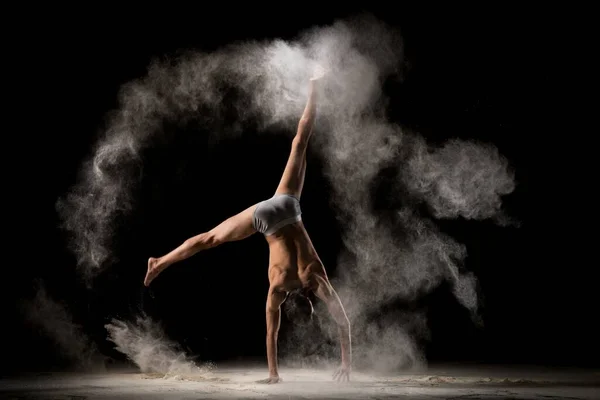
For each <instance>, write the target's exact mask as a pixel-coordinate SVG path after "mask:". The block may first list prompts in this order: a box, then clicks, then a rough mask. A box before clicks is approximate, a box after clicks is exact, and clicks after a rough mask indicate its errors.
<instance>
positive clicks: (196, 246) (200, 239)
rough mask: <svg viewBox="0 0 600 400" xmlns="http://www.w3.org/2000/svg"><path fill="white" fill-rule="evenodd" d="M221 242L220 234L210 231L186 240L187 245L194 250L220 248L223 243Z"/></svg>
mask: <svg viewBox="0 0 600 400" xmlns="http://www.w3.org/2000/svg"><path fill="white" fill-rule="evenodd" d="M221 240H222V239H221V238H220V237H219V235H218V232H213V231H209V232H205V233H201V234H200V235H198V236H195V237H193V238H190V239H188V240H186V241H185V245H186V246H187V247H189V248H191V249H192V250H204V249H208V248H211V247H215V246H218V245H219V244H221V243H222V241H221Z"/></svg>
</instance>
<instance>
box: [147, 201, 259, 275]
mask: <svg viewBox="0 0 600 400" xmlns="http://www.w3.org/2000/svg"><path fill="white" fill-rule="evenodd" d="M256 206H257V205H256V204H255V205H253V206H252V207H249V208H247V209H245V210H244V211H242V212H241V213H239V214H236V215H234V216H233V217H231V218H228V219H226V220H225V221H223V222H221V223H220V224H219V225H217V226H216V227H214V228H213V229H211V230H210V231H208V232H204V233H201V234H199V235H196V236H193V237H191V238H189V239H187V240H186V241H185V242H183V243H182V244H181V245H180V246H179V247H177V248H176V249H174V250H172V251H171V252H169V253H168V254H165V255H164V256H162V257H159V258H153V257H151V258H150V259H148V272H147V273H146V278H145V279H144V285H146V286H148V285H150V282H152V280H153V279H154V278H156V277H157V276H158V274H159V273H161V272H162V271H164V270H165V268H167V267H168V266H169V265H171V264H174V263H176V262H179V261H183V260H185V259H186V258H190V257H191V256H193V255H194V254H196V253H198V252H199V251H202V250H206V249H210V248H212V247H216V246H218V245H220V244H223V243H226V242H234V241H236V240H242V239H245V238H247V237H248V236H250V235H252V234H253V233H255V232H256V230H255V229H254V227H253V226H252V216H253V214H254V210H255V209H256Z"/></svg>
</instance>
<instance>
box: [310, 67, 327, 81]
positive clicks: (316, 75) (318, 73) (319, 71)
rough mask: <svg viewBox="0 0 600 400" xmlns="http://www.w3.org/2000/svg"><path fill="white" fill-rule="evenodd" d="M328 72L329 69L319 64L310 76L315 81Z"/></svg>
mask: <svg viewBox="0 0 600 400" xmlns="http://www.w3.org/2000/svg"><path fill="white" fill-rule="evenodd" d="M326 74H327V70H326V69H325V68H323V67H321V66H320V65H317V67H316V68H315V70H314V72H313V75H312V77H311V78H310V81H311V82H315V81H318V80H319V79H321V78H323V77H324V76H325V75H326Z"/></svg>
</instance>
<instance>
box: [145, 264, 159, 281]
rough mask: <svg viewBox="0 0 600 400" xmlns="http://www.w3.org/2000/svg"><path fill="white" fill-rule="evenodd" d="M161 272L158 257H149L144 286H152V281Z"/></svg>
mask: <svg viewBox="0 0 600 400" xmlns="http://www.w3.org/2000/svg"><path fill="white" fill-rule="evenodd" d="M158 274H160V268H159V267H158V258H154V257H150V258H149V259H148V271H147V272H146V277H145V278H144V286H150V282H152V281H153V280H154V278H156V277H157V276H158Z"/></svg>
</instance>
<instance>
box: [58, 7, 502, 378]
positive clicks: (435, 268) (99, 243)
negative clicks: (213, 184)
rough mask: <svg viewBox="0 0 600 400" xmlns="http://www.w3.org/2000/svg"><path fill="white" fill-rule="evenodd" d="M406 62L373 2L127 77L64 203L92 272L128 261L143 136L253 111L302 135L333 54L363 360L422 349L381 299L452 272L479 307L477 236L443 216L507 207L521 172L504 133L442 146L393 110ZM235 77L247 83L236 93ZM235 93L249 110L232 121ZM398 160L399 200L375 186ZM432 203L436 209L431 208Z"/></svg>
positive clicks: (419, 288)
mask: <svg viewBox="0 0 600 400" xmlns="http://www.w3.org/2000/svg"><path fill="white" fill-rule="evenodd" d="M402 65H403V45H402V37H401V36H400V34H399V32H398V31H396V30H394V29H392V28H390V27H389V26H387V25H385V24H384V23H381V22H380V21H378V20H376V19H374V18H372V17H370V16H361V17H357V18H353V19H348V20H344V21H339V22H336V23H334V24H333V25H331V26H328V27H320V28H314V29H311V30H310V31H307V32H305V33H303V34H301V35H300V36H299V37H298V39H297V40H296V41H293V42H285V41H281V40H275V41H265V42H260V43H259V42H251V43H239V44H236V45H232V46H228V47H226V48H223V49H221V50H219V51H217V52H214V53H210V54H207V53H201V52H193V53H188V54H186V55H184V56H181V57H179V58H178V59H174V60H169V61H167V62H155V63H153V64H152V65H151V66H150V68H149V71H148V74H147V76H145V77H143V78H141V79H139V80H137V81H135V82H132V83H130V84H128V85H126V86H125V87H124V88H123V90H122V92H121V95H120V107H119V109H118V110H116V111H115V113H114V114H113V116H112V119H111V120H110V121H109V123H108V128H107V129H106V133H105V135H104V136H103V137H102V138H101V139H100V140H99V142H98V145H97V147H96V149H95V152H94V153H93V155H92V156H91V157H90V160H89V161H88V162H87V163H86V164H85V165H84V166H83V169H82V173H81V178H80V179H79V181H78V182H77V184H76V185H75V186H74V187H73V188H72V190H71V191H70V192H69V193H68V194H66V195H65V196H64V197H63V198H62V199H61V201H60V202H59V203H58V209H59V211H60V213H61V215H62V218H63V222H64V227H65V229H66V230H67V231H68V232H69V233H70V234H71V237H72V240H71V245H72V249H73V250H74V252H75V254H76V256H77V259H78V264H79V270H80V271H81V272H82V274H83V275H84V276H86V277H87V278H88V280H89V281H93V278H94V277H95V276H96V275H97V274H98V273H99V272H101V271H102V270H103V269H104V268H106V267H107V266H108V265H110V264H111V263H114V262H115V260H116V255H115V254H113V253H112V252H111V248H112V245H113V243H112V240H113V238H114V237H116V233H117V230H118V228H119V226H120V224H121V223H122V221H123V220H126V218H127V216H128V215H130V214H131V213H132V212H133V210H134V202H135V199H134V198H133V195H132V193H133V188H134V187H136V185H137V184H138V183H139V178H140V176H141V173H142V168H141V167H142V165H143V163H144V161H145V160H144V157H143V149H144V148H148V147H151V146H153V145H154V143H155V142H156V140H157V138H159V137H161V135H163V134H164V131H163V129H162V126H163V124H164V123H166V122H168V123H170V124H178V123H180V124H186V123H189V122H190V121H192V120H193V121H194V123H197V124H200V125H202V126H203V127H204V128H206V129H207V130H209V131H213V132H215V133H214V134H213V138H212V139H218V138H219V134H217V133H216V132H221V133H220V134H222V135H224V134H238V135H239V134H241V132H243V127H244V124H246V123H257V122H258V125H259V127H261V128H267V127H270V126H273V125H276V126H277V127H279V128H281V131H282V132H288V134H290V135H291V134H292V132H293V131H294V125H295V124H296V123H297V120H298V117H299V115H300V114H301V112H302V108H303V106H304V102H305V99H306V95H307V89H308V85H307V80H308V78H309V76H310V75H311V73H312V71H313V69H314V68H315V67H316V66H323V67H325V68H326V69H328V70H329V71H330V73H329V75H328V76H327V79H326V80H324V81H323V86H322V88H321V89H322V90H321V94H320V101H319V106H318V114H319V117H318V127H317V129H318V131H319V132H318V133H317V134H315V135H314V139H313V142H312V145H311V151H316V152H319V154H320V155H321V156H322V158H323V160H324V161H325V169H324V171H323V172H324V174H326V176H327V177H328V178H329V180H330V182H331V185H332V188H333V198H332V199H331V201H330V203H331V206H332V207H333V208H334V209H335V211H336V213H337V216H338V219H339V222H340V225H341V227H342V230H343V237H344V245H345V248H344V249H343V251H342V253H341V254H340V256H339V266H338V268H337V271H338V273H337V275H338V276H337V277H336V279H335V282H334V284H335V287H336V289H337V290H338V291H339V293H340V296H341V298H342V301H343V302H344V304H345V305H346V307H347V308H348V313H349V316H350V319H351V321H352V325H353V331H354V337H355V344H356V352H355V353H356V354H357V362H359V363H361V362H362V363H364V364H365V365H371V366H373V365H374V364H378V363H380V364H382V365H384V366H385V368H392V367H398V366H410V365H415V364H419V363H421V362H422V361H423V360H422V356H421V355H420V350H419V347H418V345H417V342H415V339H418V338H421V337H423V336H426V335H427V331H426V324H425V323H424V322H423V321H424V318H423V315H421V314H420V313H418V312H416V313H411V314H405V315H396V316H394V318H392V320H389V319H388V318H389V317H387V316H386V317H379V318H378V317H377V315H378V310H380V309H382V308H383V307H386V306H387V305H389V304H390V303H393V302H394V301H395V300H398V299H401V300H404V301H412V300H415V299H417V298H419V296H421V295H423V294H426V293H427V292H429V291H431V290H433V289H435V288H436V287H437V286H438V285H439V284H440V283H441V282H443V281H449V282H451V283H452V285H453V287H454V293H455V295H456V297H457V299H458V301H460V302H461V304H463V305H464V306H465V307H466V308H468V309H469V310H470V311H471V312H472V313H473V314H474V315H475V314H477V312H478V298H477V280H476V277H475V276H474V275H473V274H471V273H469V272H468V271H465V270H464V265H463V264H464V263H463V261H464V258H465V256H466V248H465V247H464V246H463V245H462V244H460V243H457V242H456V241H455V240H453V239H452V238H451V237H448V236H447V235H445V234H443V233H442V232H441V231H440V230H439V229H438V228H437V226H436V224H435V219H436V218H456V217H463V218H468V219H477V220H481V219H493V220H496V221H497V222H502V221H505V220H506V218H505V216H504V215H503V213H502V207H501V204H502V201H501V200H502V196H503V195H507V194H509V193H510V192H511V191H512V190H513V188H514V178H513V175H512V173H511V171H510V170H509V166H508V162H507V160H506V159H504V158H503V157H502V156H501V155H500V154H499V153H498V151H497V149H495V148H494V146H493V145H491V144H479V143H474V142H466V141H460V140H454V141H451V142H449V143H447V144H445V145H444V146H442V147H441V148H432V147H428V146H427V145H426V142H425V140H424V139H423V138H421V137H420V136H419V135H418V133H414V132H413V133H409V132H404V131H403V129H402V128H401V127H399V126H397V125H395V124H393V123H390V122H389V119H388V118H387V116H386V105H387V103H388V99H387V98H386V96H385V95H384V93H383V85H384V83H385V82H386V81H388V80H390V79H401V78H402V73H403V71H402ZM231 90H234V91H235V92H236V96H233V97H228V93H230V91H231ZM230 107H233V108H234V109H235V110H236V111H237V115H238V116H239V119H238V121H236V122H235V123H234V124H233V125H234V126H229V127H228V129H223V127H224V126H225V125H227V121H226V120H225V118H224V113H225V112H226V111H227V110H228V109H229V108H230ZM182 134H183V133H182ZM390 167H395V168H397V170H398V173H397V179H396V182H395V183H394V184H393V185H391V186H390V187H391V190H390V193H388V194H387V196H388V197H389V198H390V201H389V203H390V206H389V207H388V208H387V211H386V212H381V211H377V210H376V207H374V204H373V203H374V198H373V197H374V194H373V190H372V188H373V185H374V183H375V182H377V180H378V179H379V175H380V174H381V172H382V171H383V170H385V169H388V168H390ZM421 203H426V204H427V205H428V206H429V208H430V209H431V210H432V213H431V216H428V215H423V214H422V213H421V211H420V207H419V206H420V204H421ZM382 318H383V319H382ZM123 324H125V323H121V325H118V324H117V325H114V324H113V325H112V327H113V328H111V329H113V336H114V334H115V333H116V332H121V333H122V334H123V335H124V337H130V336H128V332H137V333H136V334H134V335H133V336H131V338H132V339H131V340H127V341H126V343H136V340H135V339H134V338H136V337H139V336H140V335H141V333H140V332H141V331H139V329H138V330H137V331H136V330H135V329H133V328H130V327H129V325H123ZM120 345H121V346H124V347H123V348H124V349H128V350H126V351H129V352H131V351H132V350H131V349H130V348H129V347H127V346H126V345H125V344H123V343H122V342H120ZM296 345H297V344H296ZM142 347H143V346H142ZM134 348H137V347H135V346H134ZM133 354H138V352H136V351H133ZM382 360H386V361H385V362H382ZM140 362H142V361H140ZM144 365H146V364H144ZM161 368H166V367H161Z"/></svg>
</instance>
